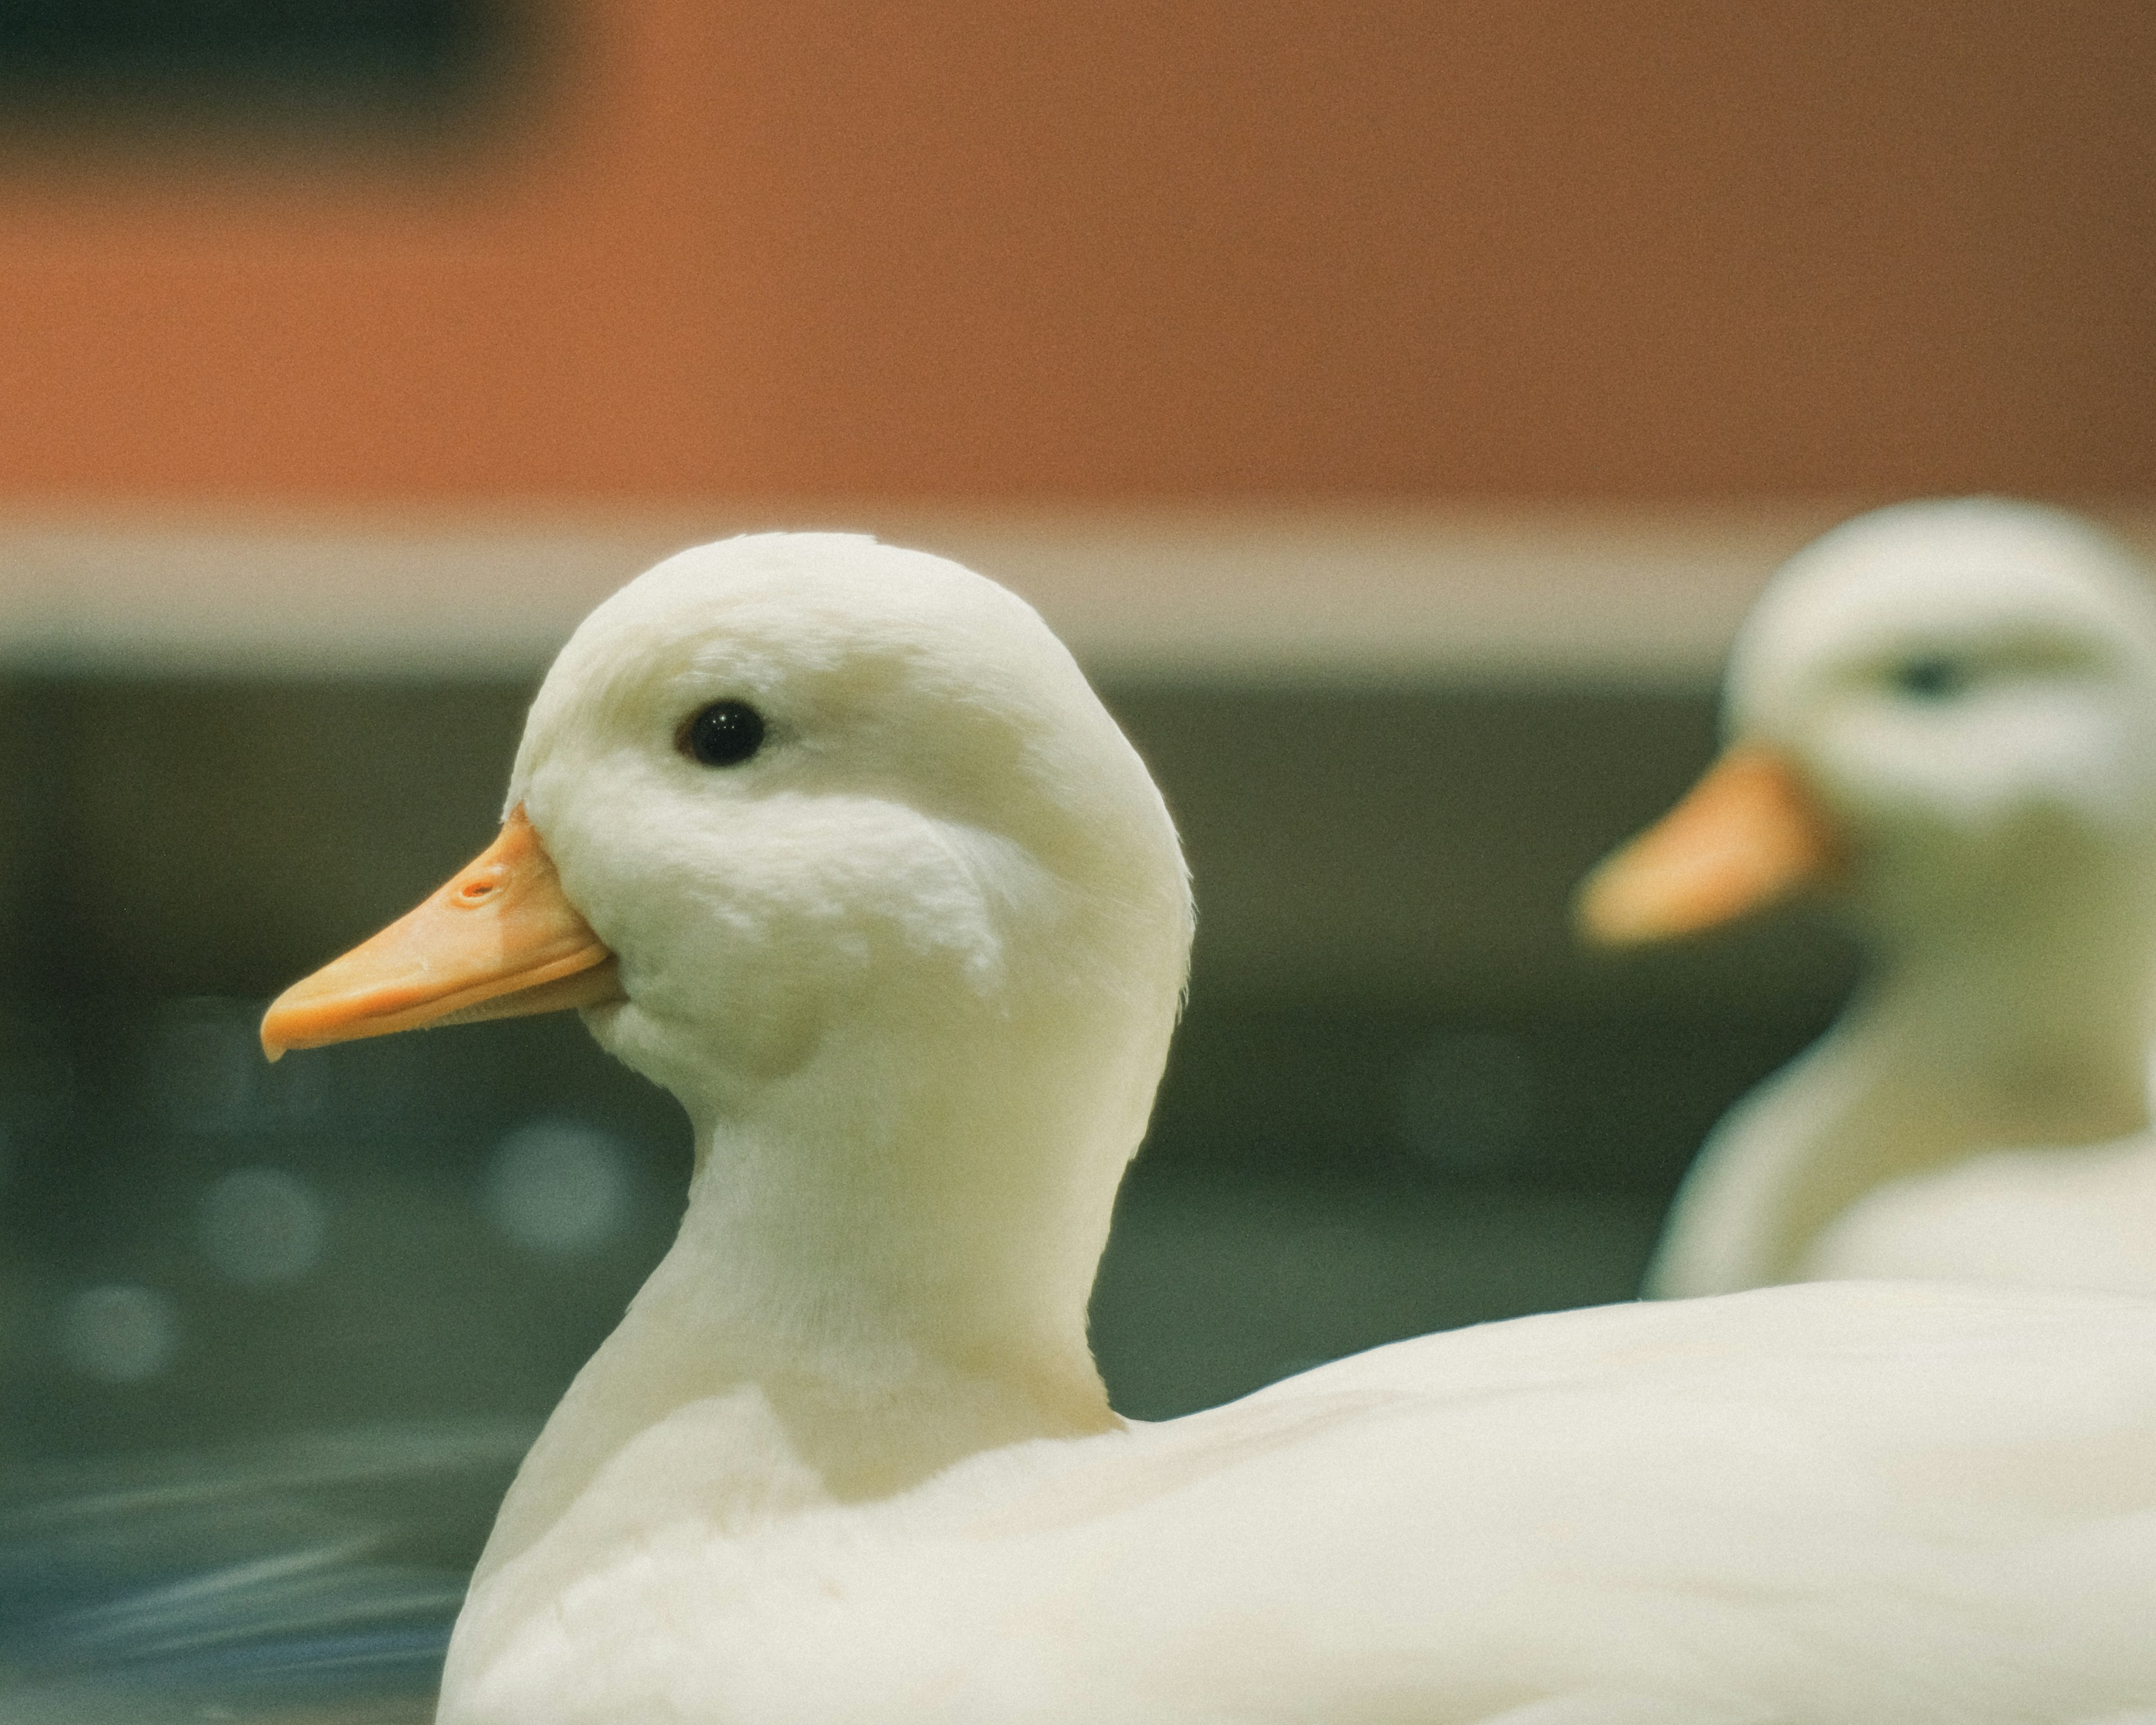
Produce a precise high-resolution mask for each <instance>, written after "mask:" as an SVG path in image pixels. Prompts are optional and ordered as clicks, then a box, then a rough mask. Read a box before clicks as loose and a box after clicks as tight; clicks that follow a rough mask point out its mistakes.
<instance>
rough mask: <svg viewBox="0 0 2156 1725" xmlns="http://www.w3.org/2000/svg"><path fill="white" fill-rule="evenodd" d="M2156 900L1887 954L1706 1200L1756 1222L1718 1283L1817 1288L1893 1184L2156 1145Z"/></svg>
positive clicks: (1985, 929) (2101, 903)
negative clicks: (1823, 1265) (1819, 1262)
mask: <svg viewBox="0 0 2156 1725" xmlns="http://www.w3.org/2000/svg"><path fill="white" fill-rule="evenodd" d="M2144 896H2148V895H2143V894H2140V893H2138V892H2132V891H2119V892H2116V893H2109V894H2105V893H2097V892H2094V891H2090V892H2083V893H2079V894H2062V895H2061V896H2060V897H2059V898H2058V899H2057V900H2056V901H2053V902H2052V903H2051V904H2049V905H2045V904H2040V903H2032V904H2030V905H2027V906H1996V907H1994V909H1993V910H1992V912H1991V914H1989V915H1988V916H1984V917H1982V918H1980V919H1974V918H1973V919H1971V923H1970V926H1967V927H1952V926H1943V925H1938V924H1935V925H1932V926H1919V927H1916V928H1914V929H1908V928H1906V927H1905V929H1904V932H1903V933H1902V937H1900V938H1899V939H1898V940H1896V941H1893V942H1881V946H1880V948H1879V951H1878V957H1877V958H1876V962H1875V965H1874V968H1873V969H1872V971H1871V974H1870V976H1869V977H1868V978H1867V979H1866V982H1865V983H1864V984H1863V985H1862V987H1861V989H1860V991H1859V993H1858V995H1857V998H1856V999H1855V1000H1854V1001H1853V1002H1852V1003H1851V1005H1850V1007H1849V1008H1848V1009H1847V1010H1846V1011H1845V1013H1844V1014H1843V1015H1842V1018H1841V1020H1840V1023H1839V1024H1836V1026H1835V1029H1833V1030H1832V1031H1831V1032H1830V1033H1829V1034H1828V1035H1827V1037H1826V1038H1825V1040H1823V1041H1822V1042H1820V1044H1819V1045H1817V1046H1816V1047H1815V1048H1814V1049H1813V1050H1811V1052H1810V1053H1809V1054H1808V1055H1805V1056H1804V1058H1803V1059H1802V1060H1800V1061H1799V1063H1798V1064H1797V1065H1794V1066H1793V1067H1791V1068H1790V1069H1789V1071H1788V1072H1787V1074H1786V1075H1785V1076H1784V1077H1783V1078H1782V1079H1781V1080H1780V1081H1778V1082H1777V1083H1775V1084H1774V1085H1773V1086H1769V1087H1768V1089H1767V1090H1766V1091H1763V1092H1762V1093H1761V1095H1760V1097H1759V1100H1758V1101H1757V1103H1756V1104H1754V1105H1753V1106H1750V1107H1748V1109H1747V1111H1745V1112H1744V1114H1743V1117H1741V1120H1740V1122H1739V1123H1738V1132H1739V1134H1740V1136H1739V1137H1738V1138H1735V1139H1732V1141H1731V1143H1732V1153H1730V1154H1727V1155H1725V1156H1724V1157H1723V1158H1722V1162H1721V1165H1720V1167H1719V1168H1717V1179H1716V1180H1715V1181H1712V1182H1706V1183H1702V1187H1701V1191H1700V1194H1699V1197H1698V1200H1697V1202H1698V1204H1699V1207H1700V1208H1701V1209H1702V1211H1703V1212H1704V1211H1705V1210H1706V1209H1709V1208H1711V1207H1712V1206H1713V1205H1715V1204H1721V1205H1723V1206H1724V1207H1727V1206H1732V1205H1733V1206H1735V1207H1736V1209H1737V1212H1738V1213H1739V1214H1743V1215H1744V1216H1746V1217H1748V1218H1749V1220H1748V1222H1747V1223H1746V1224H1745V1226H1744V1228H1743V1229H1742V1230H1736V1234H1737V1235H1738V1237H1740V1239H1741V1242H1742V1243H1741V1245H1739V1246H1738V1247H1737V1248H1732V1262H1738V1261H1739V1260H1741V1268H1740V1270H1739V1271H1738V1273H1736V1274H1734V1275H1733V1276H1732V1275H1731V1274H1729V1273H1728V1272H1727V1271H1723V1272H1719V1274H1720V1276H1721V1280H1719V1281H1717V1282H1716V1283H1715V1284H1714V1285H1715V1286H1723V1285H1727V1286H1750V1285H1753V1284H1754V1283H1757V1282H1760V1281H1789V1280H1791V1279H1793V1278H1799V1277H1801V1276H1803V1275H1804V1266H1805V1265H1806V1263H1807V1261H1808V1260H1809V1253H1810V1251H1811V1250H1812V1248H1813V1246H1814V1245H1815V1243H1816V1242H1817V1240H1818V1239H1819V1237H1820V1235H1821V1233H1822V1232H1823V1231H1824V1230H1825V1229H1826V1228H1827V1227H1828V1226H1829V1225H1830V1224H1831V1223H1832V1222H1833V1221H1834V1220H1835V1218H1837V1217H1838V1216H1840V1215H1841V1214H1844V1213H1845V1211H1846V1210H1848V1209H1850V1207H1851V1206H1852V1205H1853V1204H1856V1203H1857V1202H1858V1201H1859V1200H1860V1199H1862V1198H1864V1197H1865V1196H1866V1194H1869V1193H1871V1192H1872V1191H1875V1190H1876V1189H1878V1188H1880V1187H1881V1186H1884V1185H1886V1184H1887V1183H1890V1182H1892V1181H1894V1180H1897V1179H1903V1178H1910V1177H1912V1176H1917V1175H1922V1174H1925V1173H1932V1172H1934V1171H1937V1170H1940V1169H1943V1168H1947V1167H1949V1166H1951V1165H1952V1164H1953V1163H1957V1162H1960V1161H1963V1160H1964V1159H1966V1158H1969V1157H1971V1156H1974V1155H1979V1154H1981V1153H1984V1152H1986V1151H1994V1150H2003V1149H2013V1150H2038V1149H2042V1148H2045V1147H2061V1148H2065V1147H2073V1146H2077V1145H2085V1144H2091V1143H2097V1142H2102V1141H2104V1140H2107V1139H2112V1138H2117V1137H2126V1136H2128V1135H2129V1134H2132V1133H2135V1132H2144V1131H2146V1130H2148V1126H2149V1109H2148V1064H2147V1063H2148V1045H2149V1039H2150V1034H2151V1030H2152V1027H2156V1012H2152V1004H2156V1003H2153V1002H2152V983H2156V976H2152V968H2156V967H2152V955H2156V918H2152V916H2151V915H2150V913H2149V911H2148V910H2146V909H2144V908H2143V906H2142V904H2141V903H2140V902H2139V901H2140V900H2141V899H2142V898H2143V897H2144ZM1739 1144H1741V1145H1742V1147H1743V1155H1742V1156H1738V1155H1737V1154H1735V1153H1733V1147H1735V1146H1737V1145H1739ZM1707 1231H1711V1230H1702V1232H1703V1233H1704V1232H1707ZM1671 1285H1672V1286H1676V1281H1675V1280H1673V1281H1672V1282H1671ZM1686 1291H1698V1290H1697V1288H1696V1287H1689V1286H1688V1287H1687V1288H1686Z"/></svg>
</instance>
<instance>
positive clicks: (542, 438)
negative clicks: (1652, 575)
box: [0, 0, 2156, 505]
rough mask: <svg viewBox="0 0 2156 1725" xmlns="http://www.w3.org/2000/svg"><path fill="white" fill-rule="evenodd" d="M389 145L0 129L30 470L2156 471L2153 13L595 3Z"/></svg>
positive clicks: (890, 484)
mask: <svg viewBox="0 0 2156 1725" xmlns="http://www.w3.org/2000/svg"><path fill="white" fill-rule="evenodd" d="M543 23H544V25H545V28H544V32H543V37H544V41H543V46H542V50H541V51H540V52H538V53H537V54H535V55H534V56H533V58H532V59H531V61H530V63H529V64H528V65H527V66H526V70H525V73H524V75H523V83H522V86H521V91H520V92H519V93H518V95H517V96H516V100H511V101H509V102H506V103H505V104H503V105H501V107H500V110H499V114H498V116H497V118H496V120H495V121H494V123H493V124H492V125H491V126H490V127H487V128H485V129H482V130H481V131H478V132H475V133H473V134H470V135H459V136H454V137H450V138H443V139H435V140H432V141H416V142H412V143H409V144H408V145H405V146H399V147H396V148H388V149H381V150H370V151H342V152H340V151H334V150H331V151H304V150H298V149H294V150H289V151H288V150H286V149H284V148H283V147H281V146H270V145H264V144H261V143H259V142H256V143H250V142H249V141H247V140H245V139H244V137H241V136H238V135H234V136H225V137H220V136H214V135H211V136H195V135H193V134H188V135H185V136H181V135H177V134H174V135H167V134H157V135H154V136H151V137H149V138H147V139H146V140H141V141H136V144H134V145H129V144H128V143H127V142H126V141H125V140H120V141H115V140H113V139H110V138H102V139H95V140H91V139H85V138H83V137H80V136H73V135H69V134H64V133H52V134H40V133H33V132H30V131H22V130H19V129H18V131H16V132H14V133H13V134H12V135H11V136H10V137H9V138H8V140H7V141H6V143H5V145H4V149H0V497H5V498H13V499H16V500H18V501H20V500H37V501H39V502H41V503H52V502H68V501H105V500H112V499H117V498H125V499H144V500H157V499H168V500H169V499H176V498H182V497H184V498H187V499H193V500H200V499H208V500H213V501H234V502H241V503H245V502H249V501H264V500H268V501H280V502H285V501H291V502H301V503H315V502H326V503H331V504H336V505H346V504H358V505H370V504H376V503H382V502H388V503H397V502H403V501H437V502H454V501H467V500H508V499H518V498H526V497H547V498H552V499H566V500H572V501H590V502H603V503H608V504H614V503H622V504H649V503H666V502H670V501H680V500H694V499H697V498H704V497H716V496H741V495H758V494H761V495H785V496H789V497H811V496H829V497H870V496H876V497H891V498H962V499H969V500H983V501H1000V500H1014V501H1015V500H1070V501H1087V500H1105V499H1113V498H1161V499H1184V498H1238V497H1251V496H1259V495H1265V496H1275V497H1283V498H1307V499H1325V498H1339V499H1348V498H1358V497H1369V498H1386V497H1410V496H1436V495H1456V496H1462V497H1492V498H1496V497H1507V498H1511V497H1517V498H1547V497H1563V498H1580V497H1587V498H1599V499H1608V500H1613V501H1630V500H1649V499H1684V498H1693V497H1702V496H1723V497H1738V496H1756V495H1762V494H1770V495H1771V494H1789V495H1793V494H1806V495H1817V494H1833V495H1840V496H1845V497H1849V498H1851V499H1853V500H1858V501H1861V500H1863V499H1866V498H1872V497H1885V496H1892V495H1902V494H1906V493H1911V492H1922V491H1943V490H1978V489H2000V490H2015V491H2023V492H2037V493H2049V494H2053V495H2067V496H2072V497H2117V496H2131V495H2138V494H2142V493H2145V492H2147V491H2148V490H2151V489H2152V485H2151V481H2152V479H2153V478H2156V388H2152V384H2156V376H2152V361H2156V302H2152V299H2151V295H2150V293H2149V284H2150V282H2151V281H2152V280H2156V103H2153V102H2152V101H2151V100H2150V99H2149V92H2150V91H2151V90H2152V89H2156V12H2152V11H2150V10H2149V9H2148V8H2143V7H2137V6H2128V5H2121V4H2116V3H2113V4H2105V3H2100V0H2082V3H2067V4H2053V5H2050V6H2046V7H2041V8H2030V7H2024V6H2011V5H2007V4H2004V3H1998V4H1985V3H1974V0H1959V3H1953V4H1945V5H1933V6H1925V7H1900V8H1880V7H1874V6H1867V5H1861V4H1858V3H1856V0H1818V3H1812V4H1806V5H1792V4H1779V5H1776V4H1769V5H1763V6H1753V7H1745V8H1723V7H1712V6H1705V5H1697V4H1692V5H1686V4H1680V3H1676V0H1623V3H1615V4H1610V5H1605V6H1599V7H1593V8H1587V7H1577V6H1565V5H1558V4H1552V3H1547V0H1543V3H1532V4H1518V5H1507V6H1502V7H1495V6H1478V5H1472V4H1469V3H1466V0H1441V3H1440V0H1424V3H1416V4H1410V3H1404V0H1326V3H1320V0H1235V3H1229V0H1185V3H1182V4H1178V5H1174V6H1161V5H1152V4H1137V3H1132V0H1113V3H1096V4H1091V5H1085V6H1071V5H1067V4H1055V3H1050V0H1000V3H998V0H974V3H971V4H960V3H957V0H908V3H905V4H900V3H894V0H796V3H794V4H792V5H788V6H783V7H747V6H741V5H729V4H711V3H708V0H634V3H629V0H616V3H613V4H608V5H602V4H599V3H597V0H581V3H578V4H574V5H570V4H566V3H565V4H562V5H560V6H557V8H554V9H553V10H552V12H550V13H547V14H546V15H545V17H544V19H543Z"/></svg>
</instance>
